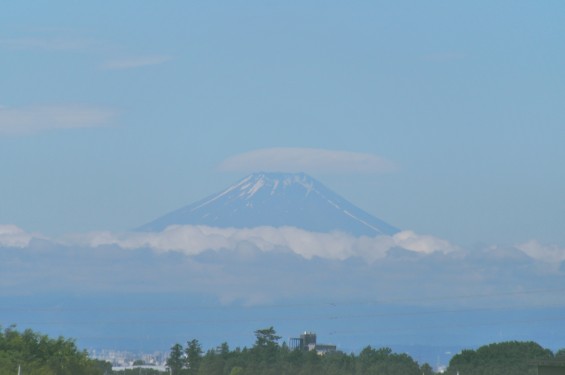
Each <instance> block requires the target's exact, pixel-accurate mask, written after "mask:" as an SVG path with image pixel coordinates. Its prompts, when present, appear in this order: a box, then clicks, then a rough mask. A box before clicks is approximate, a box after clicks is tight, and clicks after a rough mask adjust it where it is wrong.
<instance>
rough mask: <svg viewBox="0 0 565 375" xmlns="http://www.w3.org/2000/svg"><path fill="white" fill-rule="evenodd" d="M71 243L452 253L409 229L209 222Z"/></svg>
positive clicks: (309, 254) (374, 255)
mask: <svg viewBox="0 0 565 375" xmlns="http://www.w3.org/2000/svg"><path fill="white" fill-rule="evenodd" d="M71 241H75V242H76V241H78V243H80V244H81V245H87V246H93V247H96V246H101V245H118V246H120V247H122V248H125V249H137V248H142V247H149V248H152V249H154V250H156V251H160V252H162V251H171V250H172V251H180V252H183V253H185V254H187V255H196V254H199V253H201V252H203V251H205V250H220V249H236V248H238V247H239V246H240V245H241V244H244V243H247V244H250V245H252V246H253V247H255V248H257V249H259V250H261V251H264V252H268V251H275V250H280V249H286V250H290V251H292V252H294V253H296V254H298V255H300V256H302V257H303V258H305V259H311V258H313V257H319V258H324V259H334V260H344V259H347V258H350V257H361V258H363V259H365V260H367V261H368V262H373V261H375V260H378V259H380V258H384V257H385V256H386V253H387V251H388V250H390V249H391V248H394V247H402V248H404V249H406V250H410V251H413V252H417V253H422V254H430V253H432V252H436V251H439V252H443V253H446V252H450V251H453V250H455V249H456V248H455V247H454V246H453V245H451V244H450V243H449V242H447V241H445V240H442V239H439V238H436V237H432V236H420V235H417V234H416V233H414V232H410V231H406V232H400V233H397V234H396V235H394V236H376V237H354V236H351V235H349V234H346V233H342V232H332V233H316V232H309V231H305V230H302V229H298V228H294V227H281V228H274V227H257V228H251V229H236V228H215V227H207V226H191V225H184V226H171V227H168V228H167V229H165V230H164V231H162V232H130V233H123V234H119V235H118V234H113V233H109V232H98V233H90V234H87V235H79V236H77V237H75V238H74V239H71Z"/></svg>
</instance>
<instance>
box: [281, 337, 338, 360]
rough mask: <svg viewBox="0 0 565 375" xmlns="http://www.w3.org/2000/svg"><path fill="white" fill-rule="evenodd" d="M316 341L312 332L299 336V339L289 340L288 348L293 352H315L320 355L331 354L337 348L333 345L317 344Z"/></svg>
mask: <svg viewBox="0 0 565 375" xmlns="http://www.w3.org/2000/svg"><path fill="white" fill-rule="evenodd" d="M316 341H317V338H316V334H315V333H314V332H304V333H303V334H301V335H300V337H293V338H291V339H290V341H289V347H290V348H291V349H293V350H304V351H312V350H315V351H316V352H317V353H318V354H320V355H324V354H327V353H332V352H335V351H336V350H337V347H336V346H335V345H331V344H318V343H317V342H316Z"/></svg>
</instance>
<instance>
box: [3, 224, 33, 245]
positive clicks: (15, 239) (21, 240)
mask: <svg viewBox="0 0 565 375" xmlns="http://www.w3.org/2000/svg"><path fill="white" fill-rule="evenodd" d="M33 237H34V235H32V234H30V233H26V232H25V231H24V230H23V229H21V228H19V227H17V226H15V225H11V224H8V225H1V224H0V247H21V248H23V247H27V246H28V245H29V243H30V241H31V239H32V238H33Z"/></svg>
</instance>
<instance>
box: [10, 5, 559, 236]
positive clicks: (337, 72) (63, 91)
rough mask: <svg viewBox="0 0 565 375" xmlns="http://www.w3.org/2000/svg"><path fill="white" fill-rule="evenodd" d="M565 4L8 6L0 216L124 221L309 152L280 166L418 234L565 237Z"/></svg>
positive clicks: (92, 223)
mask: <svg viewBox="0 0 565 375" xmlns="http://www.w3.org/2000/svg"><path fill="white" fill-rule="evenodd" d="M564 8H565V5H564V4H563V3H562V2H561V1H545V2H526V1H521V2H515V1H475V2H466V3H461V2H458V3H449V4H448V3H445V2H441V1H426V2H418V1H413V2H406V1H395V2H366V1H358V2H348V3H343V2H334V1H310V2H264V1H261V2H259V1H257V2H255V1H246V2H239V3H233V2H229V3H228V2H185V1H170V2H167V3H163V2H139V1H120V2H105V3H99V2H98V3H90V4H85V3H82V2H81V3H78V2H71V1H59V2H55V3H53V2H48V1H39V2H33V3H27V4H24V3H21V2H18V3H16V2H14V3H10V4H5V5H4V9H3V11H2V13H1V14H0V56H1V59H0V64H1V66H2V71H3V72H4V74H2V81H1V84H0V93H1V95H0V167H1V170H2V181H3V183H2V184H1V186H0V195H1V196H2V203H1V206H0V223H2V224H5V225H9V224H10V225H16V226H18V227H20V228H23V230H25V231H28V232H38V233H42V234H44V235H48V236H52V235H55V236H59V235H63V234H66V233H76V232H88V231H97V230H108V231H125V230H128V229H131V228H134V227H137V226H139V225H140V224H143V223H145V222H147V221H149V220H152V219H154V218H155V217H157V216H160V215H162V214H164V213H166V212H168V211H171V210H173V209H176V208H178V207H180V206H183V205H185V204H188V203H191V202H193V201H196V200H198V199H200V198H203V197H204V196H206V195H208V194H211V193H214V192H217V191H219V190H221V189H223V188H224V187H226V186H227V185H229V184H231V183H233V182H235V181H236V180H238V179H240V178H241V177H243V175H244V174H246V173H248V171H249V170H250V169H252V168H253V167H254V166H255V165H257V166H258V167H261V168H263V169H265V168H266V167H268V165H269V164H268V162H269V160H267V161H265V160H259V159H260V158H256V160H253V159H246V163H245V165H241V163H240V164H237V163H235V164H234V163H232V165H231V166H230V167H229V168H225V165H226V163H227V162H228V161H230V160H232V161H233V160H234V158H235V159H236V160H237V158H238V157H241V156H242V155H244V156H245V155H247V156H249V155H251V157H252V156H253V155H264V154H261V153H260V152H259V153H257V150H262V151H263V152H268V153H269V152H270V155H272V156H273V159H275V158H276V153H277V152H281V153H282V156H281V157H282V158H283V159H284V158H285V155H287V154H285V152H286V153H288V151H289V150H288V149H302V150H295V151H297V152H302V155H305V156H304V164H301V163H297V162H290V161H289V162H288V165H282V166H281V165H280V164H276V163H274V164H275V167H276V168H277V169H284V168H285V167H286V169H289V170H297V171H298V170H299V169H307V170H306V172H308V173H310V174H311V175H313V176H314V177H316V178H317V179H319V180H321V181H322V182H324V183H325V184H326V185H328V186H329V187H330V188H332V189H333V190H335V191H336V192H338V193H340V194H342V195H343V196H345V197H346V198H348V199H349V200H351V201H352V202H353V203H355V204H357V205H358V206H360V207H362V208H363V209H365V210H367V211H369V212H371V213H373V214H375V215H376V216H378V217H380V218H382V219H384V220H386V221H388V222H390V223H392V224H393V225H395V226H397V227H400V228H402V229H407V230H413V231H416V232H418V233H423V234H430V235H434V236H438V237H441V238H444V239H446V240H448V241H451V242H453V243H456V244H463V245H469V244H476V243H489V244H492V243H495V244H517V243H524V242H526V241H530V240H535V241H539V242H541V243H545V244H548V245H552V246H554V245H555V246H560V247H562V246H565V232H564V231H563V228H564V227H565V196H564V194H563V191H565V168H563V161H564V160H565V148H564V147H563V140H564V139H565V107H564V106H563V100H564V98H565V71H564V69H563V66H565V50H564V49H563V48H562V46H563V42H564V39H565V26H564V25H565V19H564V18H565V12H564V10H565V9H564ZM304 149H306V150H304ZM291 151H292V150H291ZM315 152H326V153H329V154H332V153H335V159H330V158H328V160H334V161H333V162H332V163H329V164H330V165H314V166H312V164H308V160H307V159H308V155H310V154H314V153H315ZM254 153H255V154H254ZM348 155H349V156H352V155H353V156H357V158H355V157H351V158H347V156H348ZM340 157H345V158H346V160H343V162H342V163H340V162H338V161H336V160H339V158H340ZM367 160H372V161H375V160H380V161H382V162H383V164H382V166H385V167H383V168H379V167H377V166H375V167H374V168H367V167H366V166H367ZM255 162H256V163H257V164H255ZM293 163H294V164H293ZM377 164H378V163H377ZM222 166H224V167H222Z"/></svg>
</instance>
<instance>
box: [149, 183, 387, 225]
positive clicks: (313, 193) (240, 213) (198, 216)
mask: <svg viewBox="0 0 565 375" xmlns="http://www.w3.org/2000/svg"><path fill="white" fill-rule="evenodd" d="M187 224H190V225H207V226H214V227H235V228H253V227H258V226H273V227H281V226H293V227H297V228H302V229H305V230H309V231H315V232H331V231H335V230H338V231H342V232H346V233H350V234H353V235H356V236H361V235H367V236H375V235H379V234H394V233H396V232H398V229H396V228H394V227H393V226H391V225H389V224H387V223H385V222H384V221H382V220H380V219H378V218H376V217H374V216H372V215H370V214H368V213H367V212H365V211H363V210H361V209H360V208H358V207H356V206H354V205H353V204H351V203H349V202H348V201H347V200H345V199H344V198H342V197H340V196H339V195H338V194H336V193H334V192H332V191H331V190H329V189H328V188H326V187H325V186H324V185H323V184H322V183H320V182H318V181H316V180H315V179H313V178H312V177H310V176H308V175H306V174H304V173H298V174H289V173H255V174H251V175H249V176H247V177H245V178H244V179H242V180H240V181H239V182H237V183H236V184H234V185H232V186H230V187H229V188H227V189H226V190H224V191H222V192H220V193H218V194H215V195H211V196H209V197H207V198H204V199H203V200H201V201H198V202H195V203H193V204H191V205H188V206H186V207H183V208H180V209H178V210H176V211H173V212H171V213H169V214H166V215H164V216H162V217H160V218H158V219H156V220H154V221H152V222H150V223H147V224H145V225H143V226H141V227H140V228H138V230H142V231H161V230H163V229H165V228H166V227H168V226H170V225H187Z"/></svg>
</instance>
